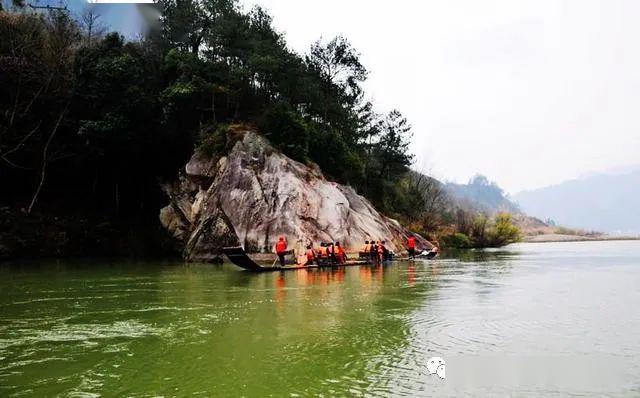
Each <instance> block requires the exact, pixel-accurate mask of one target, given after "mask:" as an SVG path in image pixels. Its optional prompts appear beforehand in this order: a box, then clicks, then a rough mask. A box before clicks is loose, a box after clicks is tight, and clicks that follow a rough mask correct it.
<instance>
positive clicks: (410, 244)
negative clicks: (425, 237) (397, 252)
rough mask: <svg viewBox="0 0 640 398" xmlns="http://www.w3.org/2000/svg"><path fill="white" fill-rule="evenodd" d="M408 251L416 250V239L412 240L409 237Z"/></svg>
mask: <svg viewBox="0 0 640 398" xmlns="http://www.w3.org/2000/svg"><path fill="white" fill-rule="evenodd" d="M408 246H409V249H415V248H416V238H414V237H413V236H410V237H409V244H408Z"/></svg>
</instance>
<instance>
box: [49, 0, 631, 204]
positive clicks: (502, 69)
mask: <svg viewBox="0 0 640 398" xmlns="http://www.w3.org/2000/svg"><path fill="white" fill-rule="evenodd" d="M241 1H242V3H243V4H244V5H245V8H247V9H248V8H250V7H251V6H252V5H253V4H260V5H262V6H263V7H265V8H266V9H267V10H269V11H270V13H271V14H272V15H273V16H274V24H275V26H276V28H277V29H278V30H280V31H282V32H283V33H285V35H286V38H287V42H288V43H289V45H290V47H291V48H292V49H294V50H296V51H298V52H306V51H307V49H308V48H309V45H310V44H311V43H312V42H313V41H314V40H316V39H317V38H319V37H320V36H323V37H325V38H331V37H333V36H334V35H336V34H343V35H345V36H346V37H347V38H349V40H351V42H352V44H353V45H354V46H355V47H356V48H357V49H358V50H359V51H360V53H361V54H362V60H363V62H364V64H365V65H366V66H367V68H368V69H369V71H370V75H369V80H368V82H367V83H366V88H367V91H368V95H369V96H370V97H371V99H373V101H374V103H375V104H376V106H377V108H378V110H379V111H386V110H391V109H393V108H397V109H399V110H400V111H401V112H403V113H404V114H405V116H407V118H408V119H409V120H410V122H411V124H412V125H413V127H414V138H413V144H414V145H413V150H414V152H415V154H416V155H417V160H416V165H415V167H416V168H417V169H422V170H425V171H430V172H432V173H433V174H434V175H435V176H436V177H439V178H441V179H445V180H453V181H458V182H464V181H466V180H467V179H468V178H469V177H471V176H472V175H473V174H475V173H482V174H485V175H486V176H487V177H489V179H491V180H494V181H496V182H497V183H498V184H499V185H501V186H502V187H503V188H505V189H506V190H507V191H508V192H511V193H515V192H517V191H520V190H523V189H531V188H536V187H540V186H545V185H549V184H553V183H557V182H560V181H563V180H566V179H571V178H575V177H580V176H582V175H585V174H590V173H593V172H599V171H607V170H611V169H620V168H624V167H626V166H629V165H634V164H635V165H637V164H640V159H639V155H638V154H640V133H639V129H640V109H638V107H639V105H640V44H639V43H638V38H639V37H640V22H639V21H640V1H636V0H628V1H616V0H600V1H596V0H574V1H561V0H549V1H546V0H531V1H528V0H518V1H513V0H504V1H495V0H481V1H480V0H438V1H429V0H427V1H411V0H396V1H393V2H387V1H385V2H382V1H371V0H369V1H365V0H341V1H336V0H322V1H320V0H313V1H312V0H305V1H301V0H241ZM43 2H47V1H44V0H43ZM78 2H80V0H76V1H69V2H68V3H71V4H74V5H77V4H78ZM80 3H81V2H80ZM102 7H113V8H105V9H104V12H105V13H108V15H107V17H108V20H109V22H111V23H112V25H114V26H113V27H114V28H115V29H119V30H122V31H125V32H126V33H128V34H129V35H131V34H132V32H135V30H136V29H137V22H138V21H139V17H138V16H137V15H135V14H136V13H135V8H134V7H133V6H130V5H129V6H122V5H120V6H102Z"/></svg>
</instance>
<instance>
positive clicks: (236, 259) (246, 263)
mask: <svg viewBox="0 0 640 398" xmlns="http://www.w3.org/2000/svg"><path fill="white" fill-rule="evenodd" d="M222 252H223V253H224V254H225V255H226V256H227V257H228V258H229V261H231V262H232V263H233V264H235V265H237V266H238V267H240V268H244V269H246V270H248V271H253V272H268V271H288V270H294V269H314V268H340V267H349V266H353V265H365V264H369V262H368V261H364V260H348V261H346V262H345V263H344V264H334V263H332V262H330V261H327V260H324V261H323V260H320V262H319V264H312V265H297V264H292V265H286V266H284V267H280V265H277V266H268V265H260V264H258V263H256V262H255V261H253V260H252V259H251V257H249V256H248V255H247V253H246V252H245V251H244V249H243V248H242V247H241V246H233V247H224V248H222Z"/></svg>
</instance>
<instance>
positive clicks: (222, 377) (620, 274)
mask: <svg viewBox="0 0 640 398" xmlns="http://www.w3.org/2000/svg"><path fill="white" fill-rule="evenodd" d="M596 247H597V249H593V250H591V249H589V246H580V245H575V246H574V245H572V246H567V247H565V249H563V248H562V247H557V246H553V245H551V246H540V245H539V246H531V245H529V246H527V245H517V246H515V247H510V248H508V249H507V250H494V251H486V252H478V251H470V252H466V253H457V254H456V255H455V256H456V257H453V256H444V257H443V258H440V259H437V260H435V261H415V262H397V263H394V264H393V265H391V266H384V265H379V266H355V267H347V268H340V269H332V270H321V269H301V270H297V271H286V272H284V271H283V272H273V273H263V274H251V273H247V272H243V271H240V270H238V269H237V268H236V267H233V266H230V265H223V266H222V267H212V266H210V265H205V264H190V265H185V264H181V263H174V264H171V263H165V264H157V263H144V262H118V261H116V262H100V261H97V262H96V261H85V262H56V263H55V264H53V265H52V266H48V265H47V264H44V263H43V264H38V266H37V267H29V266H25V265H16V266H11V267H0V276H1V277H2V279H0V298H1V301H0V304H1V308H0V311H1V312H0V313H1V314H2V315H1V316H0V395H1V396H11V395H20V394H24V395H34V396H50V395H63V396H64V395H83V394H84V395H88V394H98V395H117V396H120V395H126V396H134V395H143V396H148V395H176V396H184V395H205V396H207V395H216V396H239V395H245V396H263V395H269V394H272V395H295V394H298V395H302V396H308V395H320V394H322V395H325V396H345V395H349V396H351V395H369V396H390V395H406V396H424V395H426V396H429V395H435V394H444V395H452V396H457V395H462V394H465V393H466V394H471V395H508V394H514V393H515V395H519V394H522V393H526V392H532V391H533V393H534V395H546V393H547V392H549V393H553V392H556V393H560V394H561V395H562V394H563V393H569V392H574V391H573V390H571V389H567V388H566V387H565V388H564V389H563V387H562V386H558V385H556V386H551V387H548V386H547V387H548V388H547V387H545V388H546V389H545V390H538V389H536V388H537V387H535V386H534V387H531V388H530V389H528V390H527V389H524V390H518V389H517V387H513V386H511V387H509V388H508V389H502V390H501V389H499V388H497V387H496V388H495V389H494V390H491V389H490V388H489V389H486V390H477V391H474V390H468V389H464V388H462V389H454V390H452V391H453V392H452V391H449V390H446V389H445V388H444V386H446V384H443V383H440V384H436V383H437V382H438V379H435V378H433V377H430V376H428V375H427V374H426V372H425V366H424V363H425V362H426V360H427V359H428V358H429V357H431V356H434V355H438V356H442V357H444V358H445V359H447V358H448V357H452V358H455V357H459V356H462V357H464V356H478V355H490V354H492V355H511V356H515V357H517V358H519V357H521V356H527V355H570V354H571V355H588V354H589V353H591V352H593V351H594V350H597V351H598V352H601V353H605V354H607V355H613V356H615V358H625V357H633V356H634V355H637V354H640V340H639V339H638V338H637V337H636V335H635V334H633V333H630V331H633V330H640V316H639V315H638V313H637V311H635V310H634V308H636V307H637V305H639V304H640V293H639V292H638V289H637V286H638V283H640V271H639V270H640V268H638V267H637V265H638V263H639V262H640V261H639V259H640V248H639V247H635V249H634V248H633V247H631V248H630V247H627V246H624V245H618V246H615V245H613V246H611V247H609V246H597V245H596ZM585 250H587V252H585ZM589 250H591V251H589ZM578 270H579V272H578ZM628 369H629V371H630V372H632V374H638V373H640V372H639V369H638V367H637V366H635V367H634V366H633V364H632V366H629V367H628ZM450 377H451V378H452V380H455V379H454V377H455V372H453V371H450V369H447V382H449V378H450ZM630 380H635V379H633V378H631V379H630ZM450 383H455V381H451V382H450ZM449 385H452V384H449ZM478 391H480V392H481V393H480V394H478ZM611 391H613V390H611ZM611 391H606V392H608V393H611ZM615 391H617V390H615ZM615 391H614V392H615ZM627 391H628V390H627ZM474 392H475V393H476V394H474ZM582 392H584V391H582Z"/></svg>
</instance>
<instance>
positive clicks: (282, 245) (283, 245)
mask: <svg viewBox="0 0 640 398" xmlns="http://www.w3.org/2000/svg"><path fill="white" fill-rule="evenodd" d="M286 251H287V241H284V240H279V241H278V242H277V243H276V253H282V252H286Z"/></svg>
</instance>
